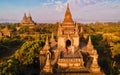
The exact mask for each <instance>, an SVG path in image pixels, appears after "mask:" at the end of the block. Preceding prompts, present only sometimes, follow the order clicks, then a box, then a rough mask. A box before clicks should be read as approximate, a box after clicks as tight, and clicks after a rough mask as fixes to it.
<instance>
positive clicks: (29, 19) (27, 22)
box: [20, 12, 35, 26]
mask: <svg viewBox="0 0 120 75" xmlns="http://www.w3.org/2000/svg"><path fill="white" fill-rule="evenodd" d="M20 24H21V25H29V26H30V25H35V23H34V21H33V20H32V17H31V14H30V12H29V13H28V17H27V16H26V13H24V16H23V18H22V20H21V22H20Z"/></svg>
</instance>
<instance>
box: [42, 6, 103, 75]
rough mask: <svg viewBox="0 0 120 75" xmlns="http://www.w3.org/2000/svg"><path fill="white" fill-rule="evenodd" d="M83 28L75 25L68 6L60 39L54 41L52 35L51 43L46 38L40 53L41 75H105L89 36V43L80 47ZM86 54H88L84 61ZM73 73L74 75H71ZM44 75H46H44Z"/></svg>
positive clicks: (59, 29)
mask: <svg viewBox="0 0 120 75" xmlns="http://www.w3.org/2000/svg"><path fill="white" fill-rule="evenodd" d="M83 31H84V30H83V28H82V27H81V30H79V28H78V24H77V23H74V21H73V19H72V15H71V12H70V8H69V4H67V8H66V12H65V16H64V20H63V22H62V23H59V26H58V39H57V42H56V40H55V39H54V35H53V33H52V34H51V38H50V41H49V39H48V37H47V38H46V43H45V46H44V47H43V49H42V50H41V51H40V75H42V74H43V73H52V74H54V73H57V74H60V75H61V74H64V75H76V74H79V75H95V74H98V75H104V73H102V72H101V69H100V66H99V64H98V53H97V50H95V49H94V46H93V44H92V41H91V37H90V36H89V40H88V43H87V44H86V45H84V47H81V46H83V45H80V43H81V42H80V41H81V36H83V35H84V34H83ZM83 53H84V54H88V57H86V59H89V60H90V61H84V56H83ZM71 73H72V74H71ZM43 75H44V74H43Z"/></svg>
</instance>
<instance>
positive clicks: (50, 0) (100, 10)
mask: <svg viewBox="0 0 120 75" xmlns="http://www.w3.org/2000/svg"><path fill="white" fill-rule="evenodd" d="M67 3H69V5H70V10H71V13H72V16H73V20H74V21H76V22H95V21H120V0H0V22H7V21H8V22H19V21H20V20H21V19H22V17H23V14H24V12H26V13H27V14H28V12H29V11H30V12H31V15H32V17H33V20H34V21H35V22H39V23H41V22H56V21H59V22H61V21H62V20H63V18H64V13H65V10H66V4H67Z"/></svg>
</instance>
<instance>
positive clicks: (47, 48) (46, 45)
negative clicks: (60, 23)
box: [43, 36, 50, 50]
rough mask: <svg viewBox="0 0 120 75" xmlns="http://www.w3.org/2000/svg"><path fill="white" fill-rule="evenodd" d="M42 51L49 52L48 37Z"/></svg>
mask: <svg viewBox="0 0 120 75" xmlns="http://www.w3.org/2000/svg"><path fill="white" fill-rule="evenodd" d="M43 49H44V50H49V49H50V45H49V41H48V36H47V38H46V42H45V46H44V48H43Z"/></svg>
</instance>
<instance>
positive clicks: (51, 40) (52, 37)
mask: <svg viewBox="0 0 120 75" xmlns="http://www.w3.org/2000/svg"><path fill="white" fill-rule="evenodd" d="M50 42H55V39H54V33H53V32H52V34H51V39H50Z"/></svg>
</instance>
